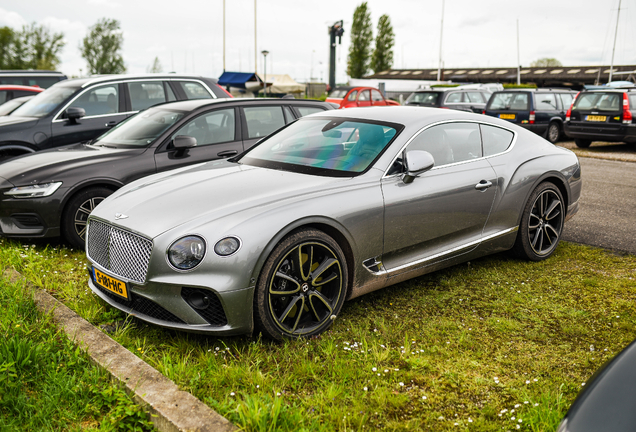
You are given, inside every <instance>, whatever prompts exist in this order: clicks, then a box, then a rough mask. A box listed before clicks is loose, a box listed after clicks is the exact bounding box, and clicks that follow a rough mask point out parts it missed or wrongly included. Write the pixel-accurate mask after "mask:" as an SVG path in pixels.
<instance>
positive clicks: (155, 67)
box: [147, 57, 163, 73]
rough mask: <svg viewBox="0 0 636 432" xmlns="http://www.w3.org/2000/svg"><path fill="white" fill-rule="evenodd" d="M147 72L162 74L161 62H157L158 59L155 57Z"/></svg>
mask: <svg viewBox="0 0 636 432" xmlns="http://www.w3.org/2000/svg"><path fill="white" fill-rule="evenodd" d="M147 72H150V73H160V72H163V67H162V66H161V62H160V61H159V57H155V59H154V61H153V62H152V65H151V66H148V69H147Z"/></svg>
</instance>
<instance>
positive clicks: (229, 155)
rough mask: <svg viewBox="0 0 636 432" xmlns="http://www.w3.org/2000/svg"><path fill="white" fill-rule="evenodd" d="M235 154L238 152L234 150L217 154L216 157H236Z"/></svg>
mask: <svg viewBox="0 0 636 432" xmlns="http://www.w3.org/2000/svg"><path fill="white" fill-rule="evenodd" d="M237 154H238V151H236V150H225V151H222V152H218V153H217V154H216V155H217V156H218V157H221V158H226V157H231V156H236V155H237Z"/></svg>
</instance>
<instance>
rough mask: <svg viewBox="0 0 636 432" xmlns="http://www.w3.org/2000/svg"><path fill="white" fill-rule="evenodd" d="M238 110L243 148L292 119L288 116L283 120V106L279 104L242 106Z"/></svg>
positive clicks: (247, 147)
mask: <svg viewBox="0 0 636 432" xmlns="http://www.w3.org/2000/svg"><path fill="white" fill-rule="evenodd" d="M240 110H241V116H242V117H241V118H242V123H243V128H242V130H243V148H244V149H245V150H247V149H249V148H250V147H252V146H253V145H254V144H256V143H257V142H258V141H259V140H261V139H262V138H264V137H266V136H267V135H269V134H271V133H272V132H274V131H275V130H278V129H280V128H282V127H283V126H285V124H287V123H290V122H291V121H293V120H294V119H291V118H290V119H288V120H287V121H285V115H284V114H283V107H282V106H280V105H270V106H267V105H265V106H251V107H250V106H244V107H241V108H240ZM288 117H289V115H288Z"/></svg>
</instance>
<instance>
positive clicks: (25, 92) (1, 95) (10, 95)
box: [0, 84, 44, 105]
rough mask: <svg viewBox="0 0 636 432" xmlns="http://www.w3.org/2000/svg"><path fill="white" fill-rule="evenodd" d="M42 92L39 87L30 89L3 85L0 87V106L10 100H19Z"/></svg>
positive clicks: (28, 87)
mask: <svg viewBox="0 0 636 432" xmlns="http://www.w3.org/2000/svg"><path fill="white" fill-rule="evenodd" d="M41 91H44V89H43V88H40V87H30V86H23V85H12V84H4V85H0V105H1V104H3V103H5V102H6V101H10V100H11V99H15V98H19V97H22V96H35V95H36V94H38V93H40V92H41Z"/></svg>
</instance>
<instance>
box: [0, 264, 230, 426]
mask: <svg viewBox="0 0 636 432" xmlns="http://www.w3.org/2000/svg"><path fill="white" fill-rule="evenodd" d="M3 277H4V278H5V279H7V280H9V281H11V282H21V283H24V285H25V286H26V287H27V289H29V290H30V291H31V292H32V293H33V299H34V301H35V303H36V305H37V307H38V309H40V310H41V311H42V312H43V313H46V314H48V313H51V314H52V316H53V320H54V321H55V322H56V323H57V324H58V325H59V326H60V328H61V329H62V330H64V332H65V333H66V335H67V336H68V338H69V339H71V340H72V341H74V342H75V343H77V344H80V345H81V346H82V347H83V348H85V349H86V351H87V353H88V355H89V356H90V357H91V359H92V360H93V361H94V362H95V363H97V364H98V365H100V366H101V367H103V368H104V369H106V370H107V371H108V372H110V374H111V377H112V379H113V380H114V381H115V382H118V383H120V384H121V385H122V386H125V389H126V391H127V392H128V393H129V394H131V395H132V396H133V398H134V399H135V402H136V403H138V404H139V405H141V406H142V407H143V408H144V410H145V411H146V412H148V413H149V414H150V415H151V416H150V419H151V421H152V422H153V423H154V425H155V427H156V428H157V429H159V430H160V431H162V432H177V431H183V432H186V431H187V432H190V431H191V432H208V431H214V432H225V431H227V432H229V431H236V430H237V428H236V427H235V426H234V425H233V424H232V423H230V422H229V421H228V420H227V419H225V418H224V417H222V416H221V415H219V414H217V413H216V412H214V411H213V410H212V409H210V407H208V406H207V405H205V404H204V403H203V402H201V401H200V400H199V399H197V398H195V397H194V396H192V395H191V394H190V393H188V392H184V391H181V390H179V388H178V387H177V385H176V384H175V383H173V382H172V381H170V380H169V379H168V378H166V377H165V376H163V375H162V374H160V373H159V372H158V371H157V370H155V369H154V368H153V367H151V366H150V365H149V364H148V363H146V362H144V361H143V360H141V359H140V358H139V357H137V356H136V355H134V354H133V353H131V352H130V351H128V350H127V349H126V348H124V347H123V346H122V345H120V344H119V343H117V342H115V341H114V340H112V339H111V338H110V337H108V335H106V334H105V333H103V332H102V331H100V330H98V329H97V328H95V327H94V326H93V325H91V324H90V323H89V322H88V321H86V320H85V319H83V318H82V317H80V316H79V315H77V314H76V313H75V312H73V311H72V310H71V309H69V308H68V307H67V306H65V305H64V304H63V303H61V302H59V301H58V300H56V299H55V298H54V297H53V296H51V295H50V294H49V293H47V292H46V291H44V290H41V289H38V288H36V287H35V286H34V285H33V284H31V283H30V282H29V281H28V280H26V278H24V277H23V276H22V275H21V274H20V273H18V272H17V271H15V270H13V269H5V271H4V273H3Z"/></svg>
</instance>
